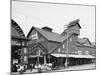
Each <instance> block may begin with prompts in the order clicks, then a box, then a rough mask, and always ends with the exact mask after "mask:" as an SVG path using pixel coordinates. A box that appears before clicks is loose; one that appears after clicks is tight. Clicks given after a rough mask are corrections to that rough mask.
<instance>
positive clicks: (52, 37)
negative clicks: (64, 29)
mask: <svg viewBox="0 0 100 75" xmlns="http://www.w3.org/2000/svg"><path fill="white" fill-rule="evenodd" d="M33 29H35V30H36V31H37V32H39V33H40V34H41V35H42V36H44V37H45V38H46V39H47V40H49V41H55V42H63V40H64V39H65V38H67V37H66V36H62V35H61V34H59V33H55V32H48V31H45V30H43V29H40V28H37V27H32V28H31V31H32V30H33ZM30 33H31V32H29V34H28V36H29V35H30Z"/></svg>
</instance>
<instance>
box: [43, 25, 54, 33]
mask: <svg viewBox="0 0 100 75" xmlns="http://www.w3.org/2000/svg"><path fill="white" fill-rule="evenodd" d="M42 29H43V30H45V31H48V32H52V28H50V27H47V26H45V27H43V28H42Z"/></svg>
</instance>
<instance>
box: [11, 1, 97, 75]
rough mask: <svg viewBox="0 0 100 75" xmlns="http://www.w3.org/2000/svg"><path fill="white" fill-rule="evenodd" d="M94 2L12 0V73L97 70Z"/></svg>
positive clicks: (13, 74) (14, 74) (26, 74)
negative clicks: (71, 2)
mask: <svg viewBox="0 0 100 75" xmlns="http://www.w3.org/2000/svg"><path fill="white" fill-rule="evenodd" d="M95 12H96V7H95V5H81V4H67V3H50V2H37V1H22V0H12V1H11V67H10V68H11V75H19V74H21V75H24V74H25V75H28V74H37V73H50V72H63V71H65V72H67V71H78V70H95V69H96V37H95V36H96V34H95V33H96V32H95V26H96V23H95V22H96V19H95V17H96V13H95Z"/></svg>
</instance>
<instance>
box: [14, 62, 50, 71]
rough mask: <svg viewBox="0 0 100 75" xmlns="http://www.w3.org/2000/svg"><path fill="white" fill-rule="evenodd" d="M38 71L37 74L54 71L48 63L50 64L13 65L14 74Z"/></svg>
mask: <svg viewBox="0 0 100 75" xmlns="http://www.w3.org/2000/svg"><path fill="white" fill-rule="evenodd" d="M34 70H35V71H37V72H44V71H47V70H48V71H49V70H52V64H51V63H48V64H18V63H14V64H13V65H12V72H19V73H23V72H27V71H30V72H33V71H34Z"/></svg>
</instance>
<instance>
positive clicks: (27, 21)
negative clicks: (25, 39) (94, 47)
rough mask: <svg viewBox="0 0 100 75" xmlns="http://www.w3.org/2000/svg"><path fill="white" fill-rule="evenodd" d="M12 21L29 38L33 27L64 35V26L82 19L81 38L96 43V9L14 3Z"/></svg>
mask: <svg viewBox="0 0 100 75" xmlns="http://www.w3.org/2000/svg"><path fill="white" fill-rule="evenodd" d="M11 13H12V19H14V20H15V21H16V22H17V23H18V24H19V26H20V27H21V28H22V30H23V32H24V33H25V35H26V36H27V34H28V33H29V30H30V29H31V27H32V26H35V27H39V28H41V27H44V26H48V27H51V28H52V29H53V32H56V33H62V32H63V30H64V25H68V23H69V22H71V21H73V20H76V19H80V21H79V24H80V26H81V27H82V28H81V30H80V35H79V37H80V38H84V37H86V38H89V40H90V41H91V42H95V7H94V6H80V5H69V4H66V5H63V4H51V3H36V2H20V1H12V12H11Z"/></svg>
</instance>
